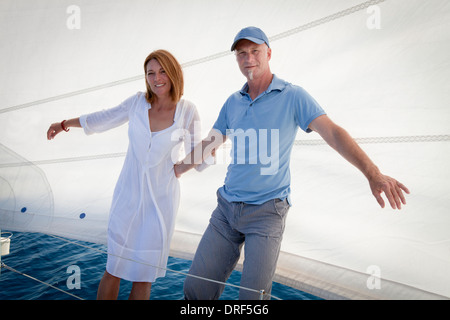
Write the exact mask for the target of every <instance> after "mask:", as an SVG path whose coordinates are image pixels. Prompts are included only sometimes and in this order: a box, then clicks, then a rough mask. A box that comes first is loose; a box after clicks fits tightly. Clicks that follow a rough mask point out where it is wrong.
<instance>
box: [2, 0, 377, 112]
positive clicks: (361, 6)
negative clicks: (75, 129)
mask: <svg viewBox="0 0 450 320" xmlns="http://www.w3.org/2000/svg"><path fill="white" fill-rule="evenodd" d="M384 1H386V0H370V1H366V2H363V3H361V4H359V5H356V6H353V7H350V8H348V9H346V10H342V11H339V12H337V13H334V14H332V15H329V16H326V17H324V18H321V19H317V20H314V21H312V22H309V23H306V24H304V25H301V26H299V27H297V28H294V29H291V30H288V31H285V32H282V33H279V34H277V35H274V36H272V37H269V41H270V42H274V41H277V40H280V39H284V38H286V37H290V36H292V35H294V34H297V33H300V32H302V31H306V30H309V29H312V28H314V27H317V26H320V25H322V24H326V23H328V22H331V21H333V20H336V19H339V18H343V17H345V16H348V15H350V14H352V13H355V12H358V11H361V10H364V9H366V8H368V7H370V6H372V5H376V4H379V3H381V2H384ZM231 54H232V52H231V51H229V50H227V51H222V52H219V53H216V54H212V55H209V56H206V57H203V58H200V59H196V60H192V61H189V62H186V63H183V64H181V66H182V68H189V67H192V66H195V65H198V64H202V63H205V62H208V61H212V60H217V59H220V58H223V57H226V56H228V55H231ZM142 79H143V75H139V76H133V77H129V78H126V79H122V80H117V81H112V82H108V83H104V84H100V85H98V86H93V87H90V88H86V89H81V90H76V91H72V92H68V93H64V94H60V95H57V96H53V97H49V98H46V99H41V100H36V101H32V102H27V103H23V104H19V105H15V106H12V107H7V108H3V109H1V110H0V114H1V113H6V112H11V111H15V110H20V109H25V108H29V107H33V106H36V105H40V104H44V103H47V102H53V101H58V100H62V99H66V98H70V97H73V96H77V95H81V94H85V93H89V92H93V91H98V90H102V89H106V88H110V87H114V86H118V85H122V84H126V83H129V82H134V81H138V80H142Z"/></svg>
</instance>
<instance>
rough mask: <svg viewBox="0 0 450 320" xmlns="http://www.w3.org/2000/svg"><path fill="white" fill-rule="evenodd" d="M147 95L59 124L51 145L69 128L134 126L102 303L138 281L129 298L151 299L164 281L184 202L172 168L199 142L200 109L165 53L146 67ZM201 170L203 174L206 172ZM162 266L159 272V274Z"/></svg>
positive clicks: (113, 214) (113, 219)
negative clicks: (123, 283) (157, 283)
mask: <svg viewBox="0 0 450 320" xmlns="http://www.w3.org/2000/svg"><path fill="white" fill-rule="evenodd" d="M144 70H145V74H146V86H147V92H146V93H142V92H138V93H137V94H135V95H133V96H131V97H130V98H128V99H126V100H125V101H124V102H122V103H121V104H120V105H119V106H117V107H115V108H112V109H109V110H104V111H100V112H95V113H92V114H88V115H84V116H81V117H79V118H74V119H70V120H67V121H63V122H61V123H54V124H52V125H51V126H50V128H49V130H48V132H47V138H48V139H49V140H51V139H53V138H54V137H55V136H56V135H57V134H58V133H60V132H62V131H69V128H70V127H82V128H83V129H84V131H85V133H86V134H92V133H98V132H103V131H106V130H108V129H111V128H114V127H117V126H119V125H121V124H123V123H125V122H127V121H128V122H129V129H128V136H129V146H128V152H127V155H126V158H125V162H124V165H123V168H122V172H121V174H120V177H119V180H118V182H117V185H116V187H115V190H114V195H113V200H112V205H111V210H110V218H109V226H108V259H107V263H106V271H105V273H104V275H103V278H102V280H101V281H100V285H99V289H98V294H97V298H98V299H117V296H118V293H119V286H120V279H126V280H129V281H132V282H133V286H132V289H131V293H130V296H129V298H130V299H149V298H150V290H151V283H152V282H154V281H155V280H156V278H158V277H163V276H164V275H165V269H163V268H165V267H166V266H167V259H168V253H169V246H170V240H171V237H172V232H173V228H174V222H175V215H176V212H177V209H178V204H179V199H180V187H179V182H178V180H177V178H176V177H175V174H174V170H173V165H174V163H175V162H176V161H177V159H172V155H177V154H178V152H179V150H180V148H181V146H182V144H183V143H182V142H183V140H184V147H185V150H186V151H187V153H189V151H191V150H192V149H193V147H194V141H195V142H196V141H201V139H200V136H199V135H200V130H199V126H198V125H197V126H196V130H195V132H194V122H196V121H197V122H198V121H199V116H198V113H197V110H196V108H195V106H194V105H193V104H192V103H191V102H189V101H186V100H181V96H182V95H183V84H184V82H183V72H182V69H181V66H180V64H179V63H178V62H177V60H176V59H175V58H174V57H173V56H172V54H170V53H169V52H167V51H165V50H157V51H154V52H152V53H151V54H150V55H149V56H148V57H147V58H146V59H145V62H144ZM200 167H204V166H203V165H201V166H199V167H198V170H201V168H200ZM154 266H156V267H154Z"/></svg>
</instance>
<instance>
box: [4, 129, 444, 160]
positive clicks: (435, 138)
mask: <svg viewBox="0 0 450 320" xmlns="http://www.w3.org/2000/svg"><path fill="white" fill-rule="evenodd" d="M355 141H356V142H357V143H358V144H371V143H372V144H374V143H416V142H443V141H450V135H448V134H446V135H423V136H399V137H368V138H355ZM325 144H326V142H325V141H324V140H322V139H312V140H295V141H294V146H317V145H325ZM125 155H126V152H117V153H104V154H97V155H91V156H80V157H69V158H59V159H46V160H37V161H24V162H12V163H2V164H0V168H11V167H22V166H39V165H46V164H55V163H64V162H76V161H89V160H101V159H111V158H121V157H124V156H125Z"/></svg>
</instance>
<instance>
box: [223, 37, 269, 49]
mask: <svg viewBox="0 0 450 320" xmlns="http://www.w3.org/2000/svg"><path fill="white" fill-rule="evenodd" d="M241 40H250V41H251V42H254V43H256V44H263V43H265V41H264V40H261V39H258V38H253V37H242V38H239V39H237V40H236V41H234V43H233V45H232V46H231V51H234V48H235V47H236V45H237V43H238V42H239V41H241Z"/></svg>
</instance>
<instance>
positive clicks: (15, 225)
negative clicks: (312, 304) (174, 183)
mask: <svg viewBox="0 0 450 320" xmlns="http://www.w3.org/2000/svg"><path fill="white" fill-rule="evenodd" d="M250 25H254V26H258V27H260V28H261V29H263V30H264V31H265V32H266V34H267V35H268V36H269V38H270V40H271V48H272V60H271V70H272V71H273V72H274V73H275V74H277V76H279V77H280V78H282V79H285V80H287V81H289V82H291V83H294V84H297V85H300V86H302V87H303V88H305V89H306V90H307V91H308V92H309V93H310V94H311V95H312V96H313V97H314V98H315V99H316V100H317V101H318V102H319V103H320V104H321V106H322V107H323V108H324V109H325V111H326V112H327V113H328V115H329V116H330V117H331V119H333V120H334V121H335V122H336V123H338V124H339V125H341V126H342V127H344V128H345V129H347V130H348V131H349V132H350V134H351V135H352V136H353V137H355V138H357V141H358V142H360V143H361V146H362V148H363V149H364V150H365V151H366V152H367V153H368V154H369V156H370V157H371V158H372V159H373V160H374V162H375V163H376V164H377V165H378V166H379V168H380V169H381V170H382V172H383V173H385V174H388V175H391V176H393V177H395V178H396V179H398V180H400V181H401V182H403V183H404V184H405V185H406V186H408V187H409V189H410V190H411V195H409V196H408V197H407V202H408V204H407V205H406V206H404V207H403V208H402V210H401V211H394V210H392V209H390V208H389V205H387V207H386V208H385V209H381V208H380V207H379V206H378V204H377V202H376V200H375V198H373V196H372V195H371V193H370V189H369V187H368V184H367V181H366V180H365V178H364V176H363V175H362V174H361V173H360V172H358V171H357V170H356V169H355V168H354V167H352V166H351V165H350V164H349V163H347V162H346V161H345V160H343V159H342V158H341V157H340V156H339V155H338V154H337V153H336V152H335V151H334V150H332V149H331V148H330V147H329V146H327V145H325V144H323V143H322V141H321V140H320V137H319V136H318V135H317V134H314V133H312V134H309V135H307V134H305V133H302V132H299V134H298V136H297V141H296V145H295V146H294V148H293V151H292V160H291V178H292V188H291V189H292V202H293V206H292V208H291V209H290V212H289V214H288V219H287V226H286V231H285V234H284V239H283V245H282V252H281V254H280V259H279V262H278V268H277V272H276V278H275V280H276V281H279V282H282V283H285V284H288V285H291V286H293V287H296V288H299V289H302V290H305V291H307V292H310V293H312V294H315V295H317V296H320V297H324V298H328V299H334V298H350V299H430V298H431V299H434V298H446V299H448V298H450V274H449V272H448V270H450V255H449V249H450V233H449V230H450V229H449V227H450V215H449V214H448V212H449V209H450V197H449V195H448V191H449V190H450V166H449V163H450V130H449V126H448V124H449V123H450V107H449V101H450V95H449V91H448V83H449V80H450V54H449V53H450V3H449V2H448V1H447V0H430V1H422V0H385V1H367V2H364V1H363V0H340V1H332V0H314V1H307V0H302V1H298V0H286V1H265V0H264V1H261V0H258V1H253V0H248V1H245V0H233V1H200V0H197V1H196V0H193V1H181V0H179V1H173V0H171V1H163V2H161V1H143V0H142V1H138V0H136V1H128V0H127V1H125V0H115V1H109V2H102V1H88V0H84V1H83V0H82V1H77V4H76V5H73V3H72V1H60V0H58V1H56V0H44V1H26V0H19V1H18V0H11V1H9V0H4V1H1V2H0V40H1V43H2V49H1V51H0V57H1V59H0V64H1V68H0V70H1V74H0V101H1V106H0V229H2V230H12V231H14V230H15V231H32V232H34V231H37V232H44V233H49V234H56V235H61V236H66V237H69V238H73V239H80V240H86V241H91V242H96V243H106V230H107V221H108V211H109V206H110V202H111V197H112V192H113V188H114V186H115V183H116V181H117V178H118V175H119V172H120V169H121V166H122V163H123V160H124V154H125V152H126V148H127V126H126V125H124V126H122V127H120V128H117V129H115V130H111V131H108V132H106V133H103V134H99V135H93V136H86V135H85V134H84V133H83V132H82V130H76V129H71V131H70V132H69V133H68V134H65V133H64V132H63V133H61V134H60V135H59V136H57V137H56V139H55V140H53V141H47V139H46V131H47V129H48V127H49V125H50V124H51V123H53V122H58V121H61V120H64V119H69V118H72V117H77V116H79V115H81V114H85V113H90V112H93V111H97V110H100V109H104V108H109V107H113V106H116V105H117V104H119V103H120V102H121V101H123V100H124V99H126V98H127V97H129V96H131V95H132V94H134V93H136V92H137V91H144V90H145V82H144V77H143V62H144V59H145V57H146V56H147V55H148V54H149V53H150V52H151V51H153V50H156V49H160V48H163V49H167V50H169V51H170V52H172V53H173V54H174V55H175V56H176V57H177V59H178V60H179V61H180V62H181V63H182V64H183V67H184V73H185V84H186V87H185V94H184V97H185V98H186V99H189V100H190V101H193V102H194V103H195V104H196V106H197V108H198V110H199V113H200V117H201V119H202V127H203V130H204V134H206V133H207V132H208V131H209V129H210V128H211V126H212V124H213V123H214V121H215V119H216V117H217V115H218V113H219V110H220V108H221V107H222V104H223V103H224V102H225V100H226V98H227V97H228V96H229V95H230V94H231V93H233V92H235V91H237V90H239V89H240V88H241V87H242V85H243V84H244V82H245V78H244V77H243V76H242V75H241V74H240V71H239V68H238V67H237V63H236V61H235V58H234V56H233V55H232V53H231V52H229V48H230V46H231V43H232V40H233V38H234V36H235V34H236V33H237V32H238V31H239V30H240V29H241V28H243V27H246V26H250ZM228 153H229V149H227V145H225V146H224V147H223V148H222V149H221V150H219V151H218V164H217V165H215V166H211V167H210V168H208V169H207V170H205V171H204V172H202V173H198V172H195V171H192V172H189V173H188V174H186V175H185V176H183V177H182V178H181V184H182V189H181V193H182V199H181V206H180V209H179V212H178V217H177V224H176V227H175V234H174V238H173V242H172V248H171V254H172V255H174V256H177V257H182V258H187V259H190V258H192V256H193V253H194V252H195V249H196V246H197V243H198V241H199V239H200V237H201V235H202V233H203V231H204V229H205V228H206V225H207V223H208V220H209V216H210V215H211V212H212V210H213V209H214V208H215V204H216V196H215V193H216V190H217V188H218V187H220V186H221V185H222V184H223V181H224V177H225V172H226V162H227V154H228Z"/></svg>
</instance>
